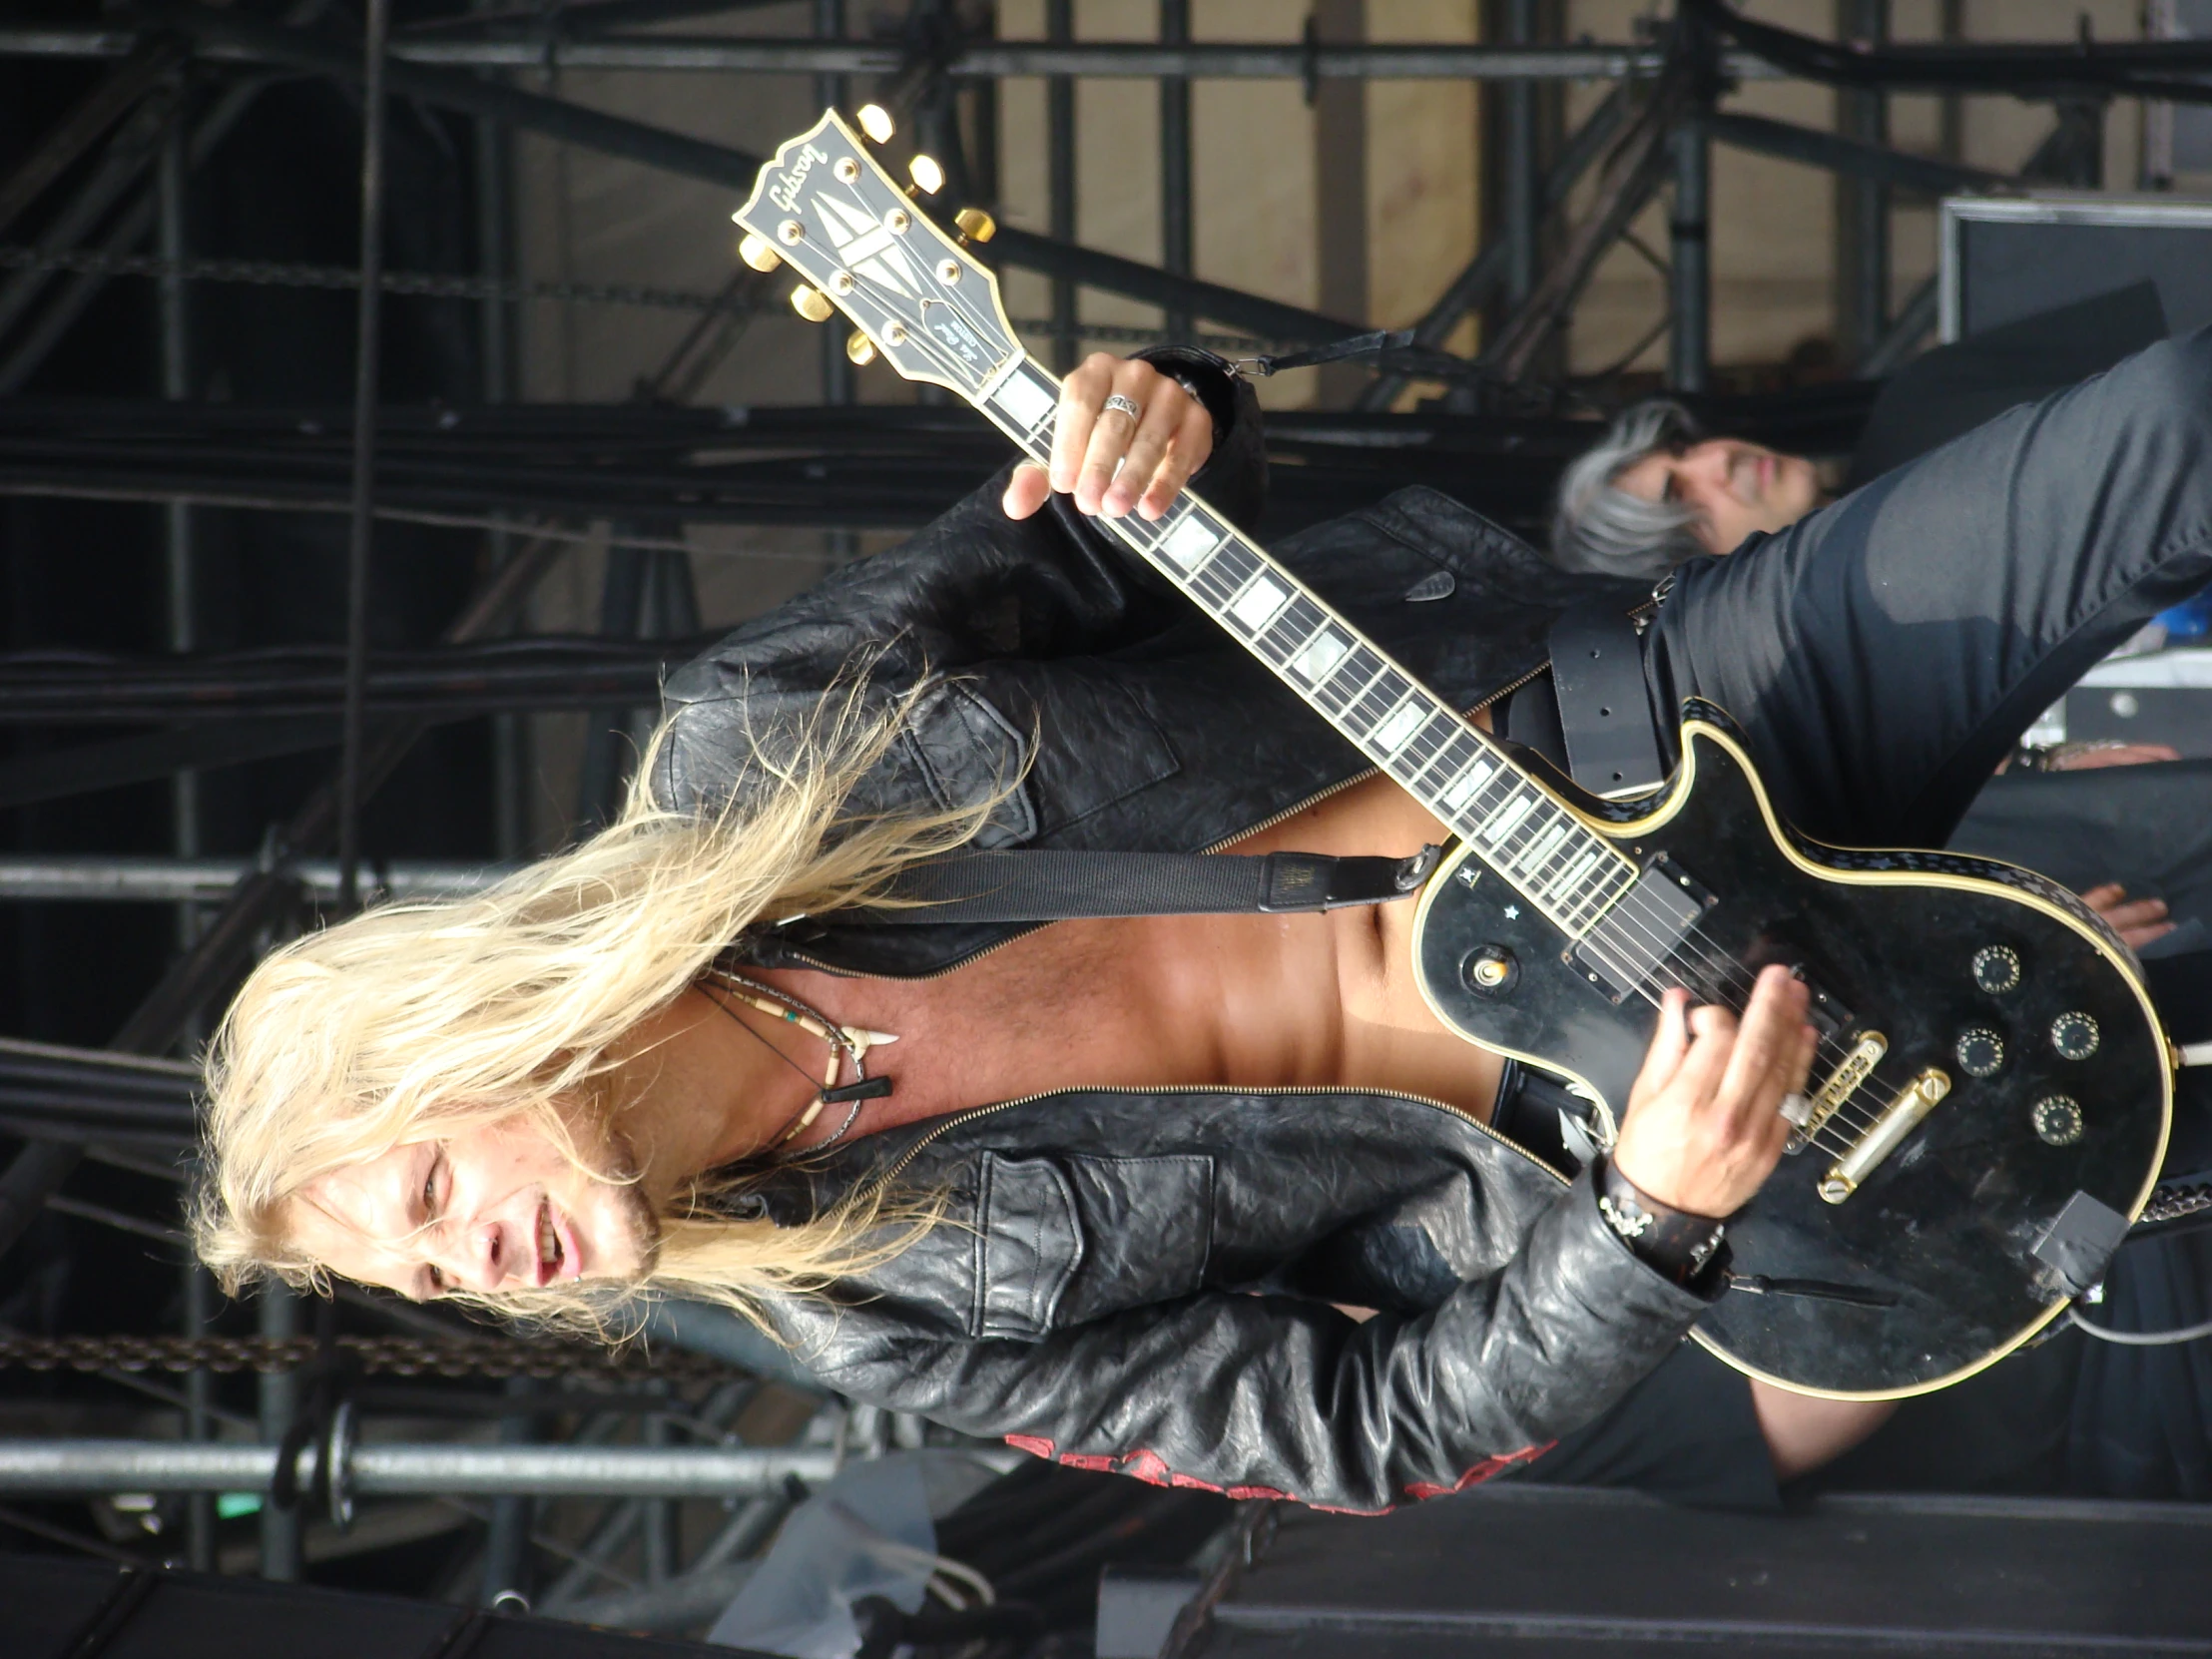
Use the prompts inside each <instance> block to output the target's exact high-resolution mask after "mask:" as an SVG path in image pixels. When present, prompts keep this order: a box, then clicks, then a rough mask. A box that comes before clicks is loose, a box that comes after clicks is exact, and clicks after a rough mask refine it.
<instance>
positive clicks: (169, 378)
mask: <svg viewBox="0 0 2212 1659" xmlns="http://www.w3.org/2000/svg"><path fill="white" fill-rule="evenodd" d="M191 149H192V146H191V133H190V129H189V127H188V125H187V119H186V105H185V102H184V100H183V99H179V101H178V105H177V108H176V109H175V110H174V111H173V112H172V113H171V116H170V122H169V131H168V133H167V134H165V135H164V137H163V140H162V154H161V161H160V163H159V164H158V166H157V169H156V172H155V180H154V183H155V200H156V203H157V205H158V212H159V216H160V231H159V233H158V235H157V238H156V247H157V248H158V250H159V251H160V254H161V257H162V258H163V259H164V260H168V261H181V260H183V259H184V258H185V255H186V252H187V250H186V247H185V242H186V223H185V220H186V206H187V196H186V191H187V185H188V181H189V178H190V174H191V168H192V154H191ZM155 292H156V295H157V297H158V302H159V305H160V309H161V343H162V396H163V397H164V398H166V399H168V400H169V401H170V402H172V403H182V402H185V401H186V400H188V399H189V398H190V397H191V396H192V336H191V332H190V327H191V314H190V311H189V310H188V305H189V290H188V289H187V287H186V285H185V281H184V279H183V278H182V277H176V276H167V277H162V279H161V280H160V282H159V283H158V284H157V285H156V288H155ZM192 529H193V525H192V507H191V505H190V504H189V503H187V502H183V501H170V502H167V503H165V504H164V506H163V508H162V531H163V543H162V574H163V576H164V578H165V584H166V588H167V595H168V600H169V605H168V612H169V614H168V622H169V649H170V650H171V651H172V652H174V653H178V654H180V655H181V654H183V653H185V652H188V651H191V650H194V649H195V648H196V647H197V646H198V645H199V643H200V638H199V635H200V630H199V627H198V621H199V619H198V616H197V614H196V607H195V604H194V599H193V590H194V587H195V581H194V575H195V573H194V569H193V546H192ZM169 811H170V821H171V822H170V848H171V850H172V851H174V852H175V853H176V854H177V856H178V857H180V858H190V857H194V856H196V855H197V854H198V853H199V851H200V774H199V773H197V772H194V771H192V770H190V769H189V768H188V769H186V770H185V771H182V772H179V773H177V774H176V775H174V776H173V777H172V778H171V779H170V781H169ZM199 920H200V918H199V915H198V914H197V913H196V912H195V910H194V909H193V907H192V905H190V904H180V905H179V906H178V908H177V943H178V944H179V946H180V947H182V948H185V949H190V948H191V946H192V936H193V933H194V931H195V930H196V929H197V928H198V926H199Z"/></svg>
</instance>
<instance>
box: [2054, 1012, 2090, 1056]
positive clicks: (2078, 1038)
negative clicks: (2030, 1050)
mask: <svg viewBox="0 0 2212 1659" xmlns="http://www.w3.org/2000/svg"><path fill="white" fill-rule="evenodd" d="M2097 1040H2098V1033H2097V1022H2096V1021H2095V1020H2093V1019H2091V1018H2090V1017H2089V1016H2088V1015H2087V1014H2085V1013H2083V1012H2081V1010H2080V1009H2078V1008H2076V1009H2072V1010H2070V1011H2068V1012H2066V1013H2063V1014H2060V1015H2059V1016H2058V1017H2057V1018H2056V1019H2054V1020H2052V1021H2051V1022H2050V1046H2051V1049H2052V1051H2053V1052H2055V1053H2056V1054H2057V1056H2058V1057H2059V1058H2060V1059H2061V1060H2086V1059H2087V1058H2088V1057H2089V1056H2090V1055H2092V1054H2094V1053H2095V1052H2096V1051H2097Z"/></svg>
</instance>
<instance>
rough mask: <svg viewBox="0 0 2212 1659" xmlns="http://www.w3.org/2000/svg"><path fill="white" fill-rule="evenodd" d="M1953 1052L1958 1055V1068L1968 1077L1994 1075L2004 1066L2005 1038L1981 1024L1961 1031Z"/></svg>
mask: <svg viewBox="0 0 2212 1659" xmlns="http://www.w3.org/2000/svg"><path fill="white" fill-rule="evenodd" d="M1951 1052H1952V1053H1953V1054H1954V1055H1956V1056H1957V1059H1958V1069H1959V1070H1960V1071H1962V1072H1964V1073H1965V1074H1966V1075H1967V1076H1968V1077H1994V1076H1995V1075H1996V1074H1997V1073H1998V1071H2000V1070H2001V1069H2002V1068H2003V1066H2004V1039H2003V1038H2002V1037H2000V1036H1998V1035H1997V1034H1996V1033H1995V1032H1994V1031H1988V1030H1984V1029H1982V1028H1981V1027H1979V1026H1976V1027H1974V1029H1972V1030H1970V1031H1961V1032H1959V1033H1958V1042H1957V1044H1956V1046H1955V1047H1954V1048H1953V1049H1952V1050H1951Z"/></svg>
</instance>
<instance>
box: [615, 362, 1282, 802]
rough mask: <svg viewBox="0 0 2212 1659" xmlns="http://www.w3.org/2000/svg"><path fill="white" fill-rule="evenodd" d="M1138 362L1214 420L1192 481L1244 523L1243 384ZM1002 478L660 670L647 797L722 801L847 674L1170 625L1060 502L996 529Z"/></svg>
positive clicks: (1250, 477) (995, 656) (873, 689)
mask: <svg viewBox="0 0 2212 1659" xmlns="http://www.w3.org/2000/svg"><path fill="white" fill-rule="evenodd" d="M1152 355H1153V356H1154V357H1155V358H1156V360H1158V362H1159V365H1160V366H1161V367H1162V368H1164V369H1166V370H1167V371H1169V372H1172V373H1176V374H1188V375H1189V376H1190V378H1191V379H1192V381H1193V383H1194V384H1195V385H1197V386H1198V387H1199V389H1200V391H1201V394H1202V396H1204V397H1205V399H1206V403H1207V407H1208V409H1209V410H1210V411H1218V412H1217V421H1219V420H1220V419H1221V418H1222V417H1223V416H1224V415H1225V416H1226V418H1227V427H1226V429H1225V430H1224V431H1223V434H1222V440H1221V443H1220V446H1219V447H1217V449H1216V450H1215V452H1214V453H1213V455H1212V456H1210V457H1209V459H1208V461H1207V464H1206V466H1205V467H1203V468H1202V469H1201V470H1200V472H1199V474H1198V476H1197V477H1196V478H1194V479H1193V480H1192V486H1193V488H1195V489H1197V490H1199V491H1200V493H1202V494H1204V495H1205V496H1206V497H1207V499H1208V500H1210V501H1212V502H1213V503H1214V504H1215V505H1216V506H1218V507H1220V508H1221V509H1222V510H1223V511H1224V512H1228V513H1230V514H1231V516H1232V517H1235V518H1236V519H1237V520H1238V522H1239V523H1242V524H1247V525H1249V524H1250V523H1251V522H1252V521H1253V520H1254V519H1256V518H1257V516H1258V514H1259V512H1260V511H1261V509H1262V507H1263V506H1264V504H1265V485H1266V473H1267V466H1266V457H1265V451H1264V447H1263V443H1262V432H1261V424H1260V409H1259V404H1258V402H1257V401H1256V400H1255V399H1254V398H1253V395H1252V391H1251V388H1250V387H1249V386H1247V385H1245V384H1244V383H1243V382H1242V380H1241V379H1240V378H1239V377H1238V376H1236V375H1235V374H1234V372H1233V371H1232V370H1231V369H1230V367H1229V365H1228V363H1227V362H1226V361H1224V360H1223V359H1222V358H1219V357H1215V356H1213V354H1212V353H1210V352H1201V351H1189V350H1183V349H1169V348H1163V349H1162V350H1161V351H1159V352H1156V353H1153V354H1152ZM1010 471H1011V468H1010V467H1008V468H1006V469H1002V470H1001V471H1000V472H999V473H997V474H996V475H995V476H993V477H992V478H991V479H990V481H989V482H987V483H986V484H984V485H983V486H982V487H981V488H980V489H978V490H976V491H974V492H973V493H972V494H970V495H969V496H968V497H967V498H966V499H965V500H963V501H962V502H960V504H959V505H958V506H956V507H954V508H953V509H952V510H951V511H950V512H948V513H946V514H944V515H943V516H942V517H941V518H939V519H937V520H936V521H935V522H934V523H932V524H930V525H929V526H928V527H927V528H925V529H923V530H922V531H920V532H919V533H918V534H916V535H915V536H914V537H912V538H911V539H910V540H908V541H907V542H905V543H904V544H903V545H901V546H899V547H895V548H892V549H891V550H889V551H888V552H884V553H879V554H876V555H875V556H873V557H871V558H866V559H860V560H856V561H854V562H853V563H852V564H849V565H846V566H845V567H843V568H842V569H840V570H837V571H835V572H833V573H832V574H830V576H829V577H828V578H826V579H825V580H824V581H822V582H821V583H819V584H818V585H817V586H815V587H814V588H811V589H809V590H808V591H807V592H806V593H803V594H801V595H799V596H798V597H797V598H795V599H792V600H790V601H788V602H787V603H785V604H784V605H782V606H779V607H778V608H777V609H776V610H774V611H772V612H770V613H769V614H768V615H766V616H763V617H760V618H757V619H755V620H754V621H752V622H749V623H747V624H746V625H745V626H743V627H742V628H739V629H738V630H737V631H736V632H734V633H732V634H730V635H729V636H728V637H727V638H725V639H724V640H722V641H721V642H720V643H719V644H717V645H716V646H715V647H714V648H713V649H712V650H710V651H708V652H706V653H705V654H704V655H702V656H700V657H698V658H696V659H694V660H693V661H692V662H690V663H689V664H687V665H685V667H683V668H682V669H679V670H678V671H677V672H676V673H675V674H673V675H671V676H670V678H669V680H668V683H667V685H666V687H665V688H664V690H663V693H662V708H663V714H664V717H665V719H666V720H667V722H668V732H667V735H666V737H665V739H664V741H663V743H662V745H661V747H660V750H659V752H658V753H657V754H656V756H655V758H654V773H653V787H654V794H655V796H656V798H657V799H658V800H659V801H660V802H661V803H662V804H663V805H664V806H668V807H672V808H675V809H677V810H680V811H683V810H691V809H695V808H697V807H700V806H702V805H712V804H714V803H717V802H719V801H721V800H723V799H726V798H727V797H728V796H729V795H730V793H731V792H732V790H733V789H735V788H738V787H739V786H740V783H741V779H742V777H743V775H744V771H745V766H746V762H747V760H748V758H749V757H750V756H751V755H752V754H753V750H754V744H755V743H756V742H757V741H760V740H763V739H769V738H772V737H773V735H774V734H775V733H776V732H777V731H778V730H779V729H780V728H789V729H793V730H796V729H797V728H799V727H800V726H802V725H804V723H805V722H806V721H807V720H809V719H810V718H812V716H813V715H814V713H815V711H816V710H817V708H818V707H819V705H820V702H821V698H822V694H823V693H824V692H825V691H827V690H829V689H830V688H831V687H832V686H836V685H839V684H843V683H849V682H851V681H852V680H853V679H854V678H855V677H856V676H859V675H862V674H864V675H865V678H866V682H867V688H868V689H867V691H866V693H865V696H866V699H867V700H868V701H870V702H872V703H875V704H877V705H881V704H882V703H884V702H887V701H888V700H889V699H891V698H893V697H896V696H898V695H900V694H902V693H903V692H905V691H906V690H907V689H908V688H910V687H912V686H914V685H915V684H917V683H918V682H920V681H921V680H923V679H924V678H926V677H928V676H932V675H935V676H944V675H956V674H958V673H960V672H961V671H962V670H965V669H970V668H973V667H975V666H977V665H978V664H982V663H986V662H991V661H999V660H1006V659H1016V660H1023V661H1031V662H1051V661H1054V660H1056V659H1061V658H1071V657H1090V656H1097V655H1101V654H1104V653H1107V652H1111V651H1114V650H1117V649H1119V648H1122V647H1124V646H1128V645H1132V644H1135V643H1138V642H1139V641H1142V640H1144V639H1148V638H1150V637H1152V636H1153V635H1155V634H1157V633H1159V632H1160V631H1161V630H1162V629H1163V628H1165V627H1167V626H1168V625H1169V624H1170V623H1172V622H1174V621H1178V620H1180V619H1181V618H1182V617H1183V616H1184V615H1185V614H1186V608H1185V604H1184V601H1183V600H1182V598H1181V596H1180V595H1178V594H1177V593H1176V592H1175V591H1174V590H1173V589H1172V588H1171V587H1169V586H1168V584H1167V583H1166V582H1165V581H1164V580H1162V579H1161V578H1160V577H1158V576H1157V575H1156V574H1154V573H1153V571H1152V570H1151V569H1150V567H1149V566H1146V565H1145V564H1144V562H1143V561H1142V560H1141V559H1139V558H1137V557H1136V556H1135V555H1134V554H1132V553H1130V552H1128V551H1127V550H1126V549H1125V548H1123V547H1122V545H1121V544H1120V543H1119V542H1118V541H1116V540H1114V538H1113V537H1112V536H1111V535H1109V534H1108V533H1106V532H1105V531H1103V530H1101V529H1099V528H1098V527H1097V526H1096V525H1095V524H1093V523H1092V522H1091V521H1090V520H1088V519H1087V518H1085V517H1084V516H1083V515H1082V514H1081V513H1078V512H1077V511H1076V510H1075V508H1074V506H1073V504H1072V503H1071V502H1070V501H1069V500H1068V498H1067V497H1065V496H1054V497H1053V498H1052V500H1051V502H1050V504H1049V505H1048V506H1047V507H1046V508H1045V509H1044V510H1043V511H1041V512H1039V513H1037V514H1035V515H1034V516H1032V517H1030V518H1027V519H1023V520H1020V521H1016V520H1014V519H1010V518H1008V517H1007V516H1006V513H1005V511H1004V509H1003V508H1002V507H1001V506H1000V504H999V498H1000V496H1002V495H1003V494H1004V493H1005V488H1006V480H1007V477H1008V474H1009V472H1010ZM955 793H957V792H955ZM873 805H877V806H881V807H884V808H894V807H896V806H897V805H899V804H898V803H893V802H882V803H875V804H873ZM906 805H909V806H911V805H919V806H922V807H924V808H926V807H929V806H933V805H943V803H942V802H926V801H925V802H920V803H907V804H906Z"/></svg>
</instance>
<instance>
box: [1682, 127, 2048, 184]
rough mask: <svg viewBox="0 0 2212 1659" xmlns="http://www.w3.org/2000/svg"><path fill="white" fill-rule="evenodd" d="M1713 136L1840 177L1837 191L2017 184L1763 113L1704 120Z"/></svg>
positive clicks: (1978, 170)
mask: <svg viewBox="0 0 2212 1659" xmlns="http://www.w3.org/2000/svg"><path fill="white" fill-rule="evenodd" d="M1706 125H1707V127H1708V128H1709V129H1710V130H1711V132H1712V135H1713V137H1714V138H1716V139H1718V140H1719V141H1720V142H1721V143H1723V144H1726V145H1729V146H1730V147H1732V148H1734V149H1737V150H1748V151H1751V152H1752V153H1753V154H1755V155H1761V156H1774V157H1777V158H1779V159H1780V160H1782V161H1787V162H1803V163H1805V165H1806V166H1808V167H1818V168H1825V169H1827V170H1828V171H1829V172H1831V173H1836V174H1841V175H1842V176H1843V180H1842V182H1841V185H1840V188H1843V187H1846V186H1848V185H1849V184H1850V183H1851V182H1853V181H1860V182H1873V183H1876V184H1880V185H1883V186H1895V187H1897V188H1899V189H1901V190H1911V191H1918V192H1920V193H1921V194H1922V195H1924V196H1950V195H1955V194H1956V193H1958V192H1960V191H2007V192H2008V191H2013V190H2017V189H2018V188H2019V181H2017V180H2015V179H2010V178H2007V177H2006V176H2005V175H2004V174H2001V173H1991V172H1989V171H1987V170H1986V169H1983V168H1978V167H1964V166H1960V165H1958V164H1956V163H1952V162H1946V161H1939V160H1937V159H1936V158H1934V157H1930V156H1916V155H1913V154H1912V153H1911V152H1910V151H1905V150H1892V149H1890V148H1888V147H1887V146H1886V145H1881V144H1862V143H1860V142H1859V141H1858V140H1856V139H1851V138H1842V137H1839V136H1838V135H1836V134H1834V133H1824V132H1822V131H1820V129H1818V128H1816V127H1799V126H1796V125H1794V124H1793V123H1791V122H1787V121H1772V120H1769V119H1768V118H1767V117H1765V116H1763V115H1739V114H1737V113H1736V112H1735V111H1733V110H1727V111H1723V112H1721V113H1720V114H1718V115H1711V116H1708V117H1706Z"/></svg>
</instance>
